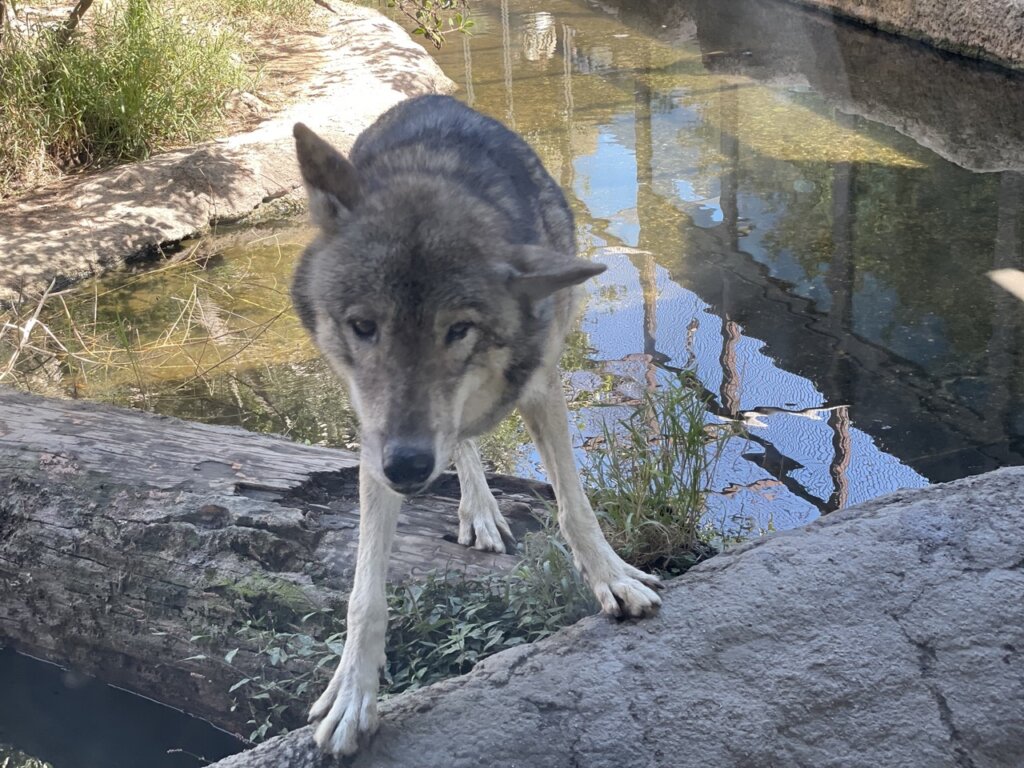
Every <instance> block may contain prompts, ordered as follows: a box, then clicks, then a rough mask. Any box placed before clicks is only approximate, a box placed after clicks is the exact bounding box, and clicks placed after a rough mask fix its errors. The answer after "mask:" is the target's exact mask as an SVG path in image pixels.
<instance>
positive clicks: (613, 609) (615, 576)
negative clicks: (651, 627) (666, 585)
mask: <svg viewBox="0 0 1024 768" xmlns="http://www.w3.org/2000/svg"><path fill="white" fill-rule="evenodd" d="M612 557H613V558H614V559H613V560H612V559H609V560H608V561H606V562H604V563H602V564H601V565H600V566H598V567H597V568H594V569H592V570H587V569H585V571H586V573H587V580H588V581H589V582H590V587H591V589H593V590H594V596H595V597H596V598H597V602H598V603H600V604H601V613H604V614H607V615H609V616H615V617H617V618H636V619H642V618H647V617H648V616H653V615H654V614H655V613H657V612H658V608H659V607H661V598H660V597H658V593H657V592H655V591H654V590H656V589H662V584H661V579H659V578H658V577H657V576H653V575H651V574H649V573H644V572H643V571H641V570H639V569H637V568H634V567H633V566H631V565H629V564H628V563H625V562H623V561H622V560H620V559H619V557H618V556H616V555H613V556H612Z"/></svg>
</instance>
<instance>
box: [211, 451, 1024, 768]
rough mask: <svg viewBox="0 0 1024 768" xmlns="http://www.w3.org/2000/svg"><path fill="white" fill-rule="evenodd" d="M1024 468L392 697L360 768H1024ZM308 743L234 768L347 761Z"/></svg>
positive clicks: (785, 540)
mask: <svg viewBox="0 0 1024 768" xmlns="http://www.w3.org/2000/svg"><path fill="white" fill-rule="evenodd" d="M1022 598H1024V468H1014V469H1006V470H1000V471H998V472H994V473H991V474H989V475H984V476H980V477H975V478H969V479H966V480H962V481H959V482H957V483H952V484H949V485H945V486H935V487H932V488H928V489H925V490H919V491H908V492H905V493H899V494H894V495H890V496H888V497H885V498H882V499H879V500H876V501H873V502H870V503H868V504H863V505H860V506H858V507H855V508H852V509H849V510H846V511H843V512H839V513H835V514H833V515H831V516H830V517H828V518H825V519H823V520H820V521H818V522H815V523H813V524H811V525H809V526H807V527H806V528H804V529H801V530H796V531H792V532H786V533H782V534H778V535H774V536H771V537H769V538H767V539H764V540H760V541H757V542H754V543H751V544H748V545H745V546H743V547H741V548H738V549H736V550H733V551H731V552H729V553H727V554H724V555H722V556H720V557H716V558H714V559H713V560H711V561H709V562H708V563H706V564H704V565H702V566H700V567H698V568H696V569H695V570H694V571H692V572H691V573H689V574H687V575H686V576H684V577H682V578H680V579H677V580H675V581H674V582H673V583H672V584H671V585H670V587H669V589H668V591H667V594H666V595H665V606H664V609H663V611H662V613H661V615H660V616H659V617H658V618H656V619H653V620H649V621H645V622H640V623H621V624H616V623H613V622H610V621H607V620H604V619H601V618H592V619H587V620H585V621H583V622H581V623H580V624H578V625H576V626H574V627H571V628H569V629H567V630H565V631H563V632H561V633H559V634H558V635H556V636H555V637H553V638H550V639H549V640H548V641H545V642H542V643H538V644H536V645H533V646H530V647H526V648H520V649H516V650H513V651H510V652H506V653H503V654H499V655H497V656H494V657H492V658H491V659H488V660H487V661H485V662H483V663H482V664H480V665H479V666H478V667H477V668H476V669H475V670H474V671H473V672H472V673H470V674H469V675H466V676H464V677H462V678H458V679H454V680H450V681H447V682H444V683H441V684H438V685H434V686H431V687H429V688H426V689H424V690H421V691H419V692H416V693H413V694H410V695H404V696H401V697H398V698H396V699H395V700H393V701H392V702H391V703H390V705H389V706H387V707H386V714H385V715H384V717H383V725H382V730H381V732H380V733H379V735H378V736H377V738H376V739H375V740H374V742H373V744H372V746H371V747H370V749H369V750H368V751H366V752H364V753H363V754H361V755H360V756H359V757H357V758H356V759H355V761H354V762H353V763H352V764H353V765H356V766H416V767H417V768H427V767H428V766H443V768H461V767H462V766H465V767H466V768H469V767H470V766H472V767H473V768H476V767H477V766H481V765H486V766H489V767H490V768H499V767H507V768H512V767H513V766H517V767H523V768H545V767H547V766H551V767H552V768H554V767H555V766H559V767H561V766H584V767H586V768H604V767H607V768H624V767H626V766H629V767H630V768H634V767H641V766H651V767H652V768H653V767H658V768H662V767H668V766H672V767H673V768H677V767H679V766H749V767H750V768H765V767H767V766H780V767H781V766H785V767H786V768H789V767H790V766H809V767H810V766H813V767H814V768H824V767H826V766H835V767H836V768H839V767H840V766H841V767H842V768H851V767H853V766H865V768H867V767H868V766H870V767H871V768H878V766H886V768H894V767H898V766H907V767H908V768H909V767H910V766H913V767H915V768H924V767H927V768H944V767H945V766H950V767H951V768H952V767H953V766H957V767H959V768H965V767H967V766H970V767H972V768H995V767H996V766H1000V767H1004V768H1019V767H1020V766H1022V765H1024V599H1022ZM330 764H332V763H331V762H330V761H329V760H327V759H326V758H322V757H320V756H318V755H316V753H315V752H314V750H313V747H312V739H311V737H310V734H309V731H308V729H304V730H301V731H297V732H294V733H292V734H288V735H286V736H284V737H280V738H278V739H275V740H273V741H270V742H267V743H266V744H264V745H262V746H261V747H259V748H257V749H255V750H252V751H250V752H247V753H243V754H241V755H236V756H234V757H230V758H228V759H226V760H223V761H221V762H219V763H216V765H217V766H218V768H239V767H240V766H247V767H248V768H261V767H262V766H284V765H287V766H290V767H291V768H303V766H312V765H330Z"/></svg>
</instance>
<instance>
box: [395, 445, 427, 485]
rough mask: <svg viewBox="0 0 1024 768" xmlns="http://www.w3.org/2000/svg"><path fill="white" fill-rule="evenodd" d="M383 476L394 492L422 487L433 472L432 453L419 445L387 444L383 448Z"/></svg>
mask: <svg viewBox="0 0 1024 768" xmlns="http://www.w3.org/2000/svg"><path fill="white" fill-rule="evenodd" d="M383 458H384V476H385V477H386V478H387V479H388V480H390V481H391V482H392V484H393V485H394V486H395V490H399V491H401V490H406V489H412V488H415V487H416V486H418V485H422V484H423V483H425V482H426V481H427V478H429V477H430V473H431V472H433V471H434V452H433V450H431V449H430V448H429V447H426V446H421V445H415V444H413V445H409V444H405V445H403V444H395V443H388V444H387V445H385V446H384V457H383Z"/></svg>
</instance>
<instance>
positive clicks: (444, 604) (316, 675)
mask: <svg viewBox="0 0 1024 768" xmlns="http://www.w3.org/2000/svg"><path fill="white" fill-rule="evenodd" d="M388 607H389V612H390V615H391V619H390V624H389V627H388V638H387V666H386V668H385V670H384V679H385V682H384V685H383V688H382V690H383V693H384V695H385V696H389V695H394V694H397V693H401V692H402V691H406V690H415V689H417V688H420V687H422V686H424V685H429V684H430V683H432V682H435V681H437V680H441V679H444V678H446V677H452V676H454V675H460V674H464V673H465V672H468V671H469V670H470V669H472V668H473V666H474V665H475V664H476V663H477V662H478V661H480V660H481V659H484V658H486V657H488V656H490V655H492V654H494V653H497V652H499V651H503V650H506V649H508V648H512V647H515V646H517V645H521V644H523V643H530V642H533V641H535V640H540V639H541V638H544V637H547V636H548V635H551V634H553V633H554V632H556V631H558V630H559V629H561V628H562V627H564V626H567V625H569V624H572V623H574V622H576V621H578V620H579V619H580V618H582V617H583V616H586V615H588V614H590V613H593V612H594V611H595V610H596V609H597V605H596V603H595V601H594V598H593V596H592V595H591V593H590V590H589V589H588V588H587V586H586V584H585V583H584V582H583V579H582V578H581V577H580V575H579V573H578V572H577V571H576V569H575V568H574V567H573V565H572V559H571V556H570V554H569V553H568V551H567V550H566V548H565V546H564V545H563V544H562V543H561V542H560V541H559V540H558V539H557V538H556V536H555V535H554V531H553V530H552V529H551V528H545V529H544V530H541V531H538V532H535V533H531V534H528V535H527V536H526V538H525V540H524V542H523V555H522V559H521V560H520V562H519V564H518V565H517V567H516V568H515V569H514V570H513V571H512V572H511V573H510V574H508V575H495V576H490V577H485V578H479V579H464V578H462V577H461V576H459V575H453V574H446V573H437V572H435V573H431V574H428V575H427V576H426V577H425V578H423V579H419V580H417V582H416V583H410V584H401V585H396V586H393V587H391V588H389V592H388ZM344 615H345V609H344V606H339V607H338V608H336V609H334V610H332V611H315V612H311V613H309V614H307V615H306V616H304V617H303V618H302V620H301V621H300V622H298V623H297V624H295V625H293V626H292V627H289V628H287V631H282V628H281V627H280V624H279V622H277V621H276V620H273V621H272V620H271V617H269V616H266V615H263V616H261V617H259V618H256V619H250V620H249V621H247V622H246V623H245V625H244V626H242V627H241V628H240V629H239V630H238V631H237V633H236V634H237V636H238V638H239V640H240V641H243V642H242V644H244V645H245V646H247V647H254V646H255V647H256V648H257V649H258V650H257V652H256V656H257V659H258V663H259V672H258V673H256V674H250V675H248V676H247V677H244V678H242V679H241V680H239V681H238V682H237V683H235V685H234V686H233V687H232V689H231V692H232V693H233V694H235V697H236V699H235V706H245V707H248V709H249V715H250V718H251V719H250V724H251V725H252V726H253V730H252V732H251V733H250V734H249V738H250V740H251V741H261V740H263V739H265V738H267V737H269V736H273V735H274V734H276V733H278V732H281V731H283V730H287V729H288V728H290V727H295V726H297V725H299V724H300V723H302V722H303V721H304V718H305V712H306V710H307V709H308V707H309V705H310V704H311V703H312V702H313V700H314V699H315V697H316V696H317V695H319V693H320V691H321V690H322V688H323V686H324V685H326V683H327V681H328V680H329V679H330V676H331V674H332V673H333V671H334V668H335V666H336V665H337V662H338V658H339V657H340V655H341V652H342V650H343V649H344V642H345V624H344V619H343V617H344ZM322 635H326V636H327V637H326V639H325V640H319V639H316V636H322ZM237 653H238V651H237V650H233V651H230V652H229V653H228V654H227V655H226V657H225V661H227V662H228V663H233V662H234V660H235V658H236V655H237Z"/></svg>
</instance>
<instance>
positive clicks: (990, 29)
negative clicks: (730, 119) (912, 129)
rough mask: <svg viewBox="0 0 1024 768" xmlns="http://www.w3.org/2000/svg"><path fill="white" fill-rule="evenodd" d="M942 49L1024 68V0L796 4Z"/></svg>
mask: <svg viewBox="0 0 1024 768" xmlns="http://www.w3.org/2000/svg"><path fill="white" fill-rule="evenodd" d="M794 1H795V2H798V3H800V4H801V5H807V6H810V7H813V8H819V9H821V10H824V11H829V12H832V13H835V14H836V15H839V16H845V17H847V18H850V19H855V20H856V21H860V22H862V23H864V24H869V25H871V26H873V27H878V28H879V29H884V30H886V31H888V32H895V33H897V34H900V35H904V36H906V37H911V38H914V39H916V40H923V41H924V42H927V43H930V44H932V45H934V46H936V47H937V48H943V49H945V50H948V51H953V52H955V53H960V54H963V55H965V56H971V57H974V58H979V59H984V60H986V61H992V62H995V63H997V64H1002V65H1003V66H1006V67H1012V68H1013V69H1019V70H1024V0H794Z"/></svg>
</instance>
